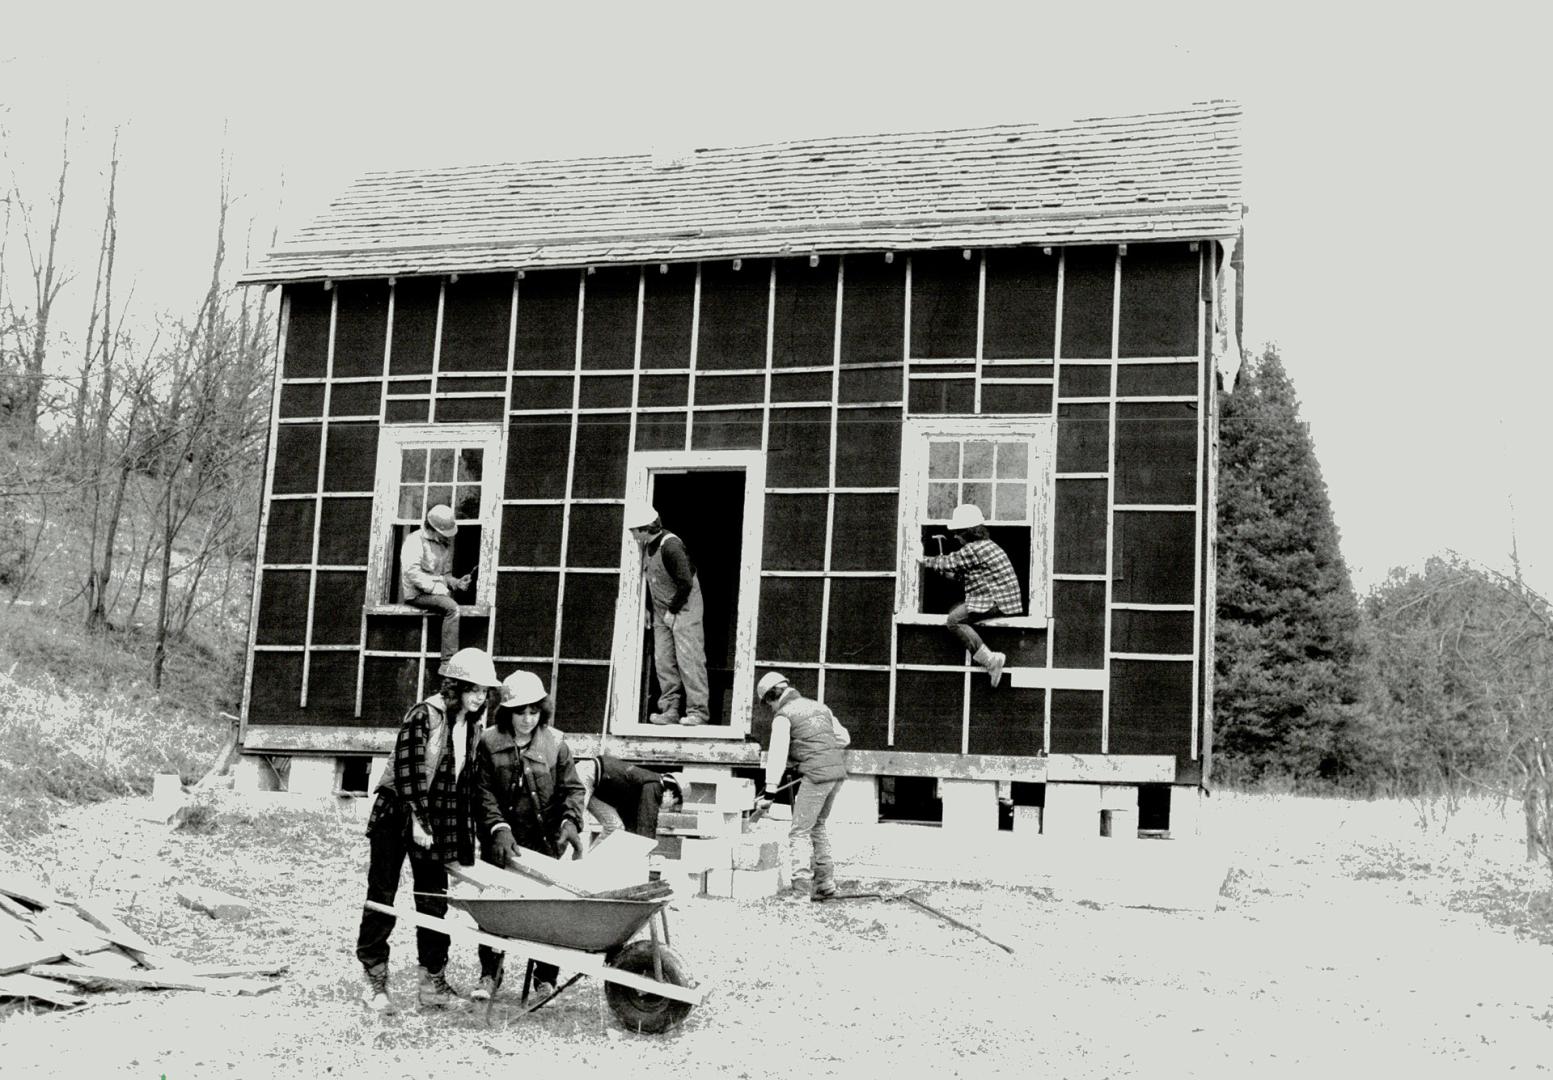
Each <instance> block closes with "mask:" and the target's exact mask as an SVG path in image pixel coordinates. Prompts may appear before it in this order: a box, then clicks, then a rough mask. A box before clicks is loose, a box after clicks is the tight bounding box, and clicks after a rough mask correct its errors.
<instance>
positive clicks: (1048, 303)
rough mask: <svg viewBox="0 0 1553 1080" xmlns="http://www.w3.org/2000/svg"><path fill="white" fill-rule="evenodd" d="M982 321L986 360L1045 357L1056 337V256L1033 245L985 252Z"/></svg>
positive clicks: (1048, 354) (1053, 346) (1052, 347)
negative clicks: (985, 295)
mask: <svg viewBox="0 0 1553 1080" xmlns="http://www.w3.org/2000/svg"><path fill="white" fill-rule="evenodd" d="M986 310H987V314H986V320H985V321H986V325H985V327H984V328H983V331H982V332H983V343H982V355H983V356H984V357H986V358H987V359H989V360H995V359H1008V360H1018V359H1025V358H1031V359H1035V358H1045V357H1049V356H1051V355H1053V350H1054V349H1055V347H1056V337H1057V257H1056V255H1055V254H1052V255H1047V254H1046V253H1045V252H1043V251H1041V250H1040V249H1039V248H1015V249H1011V250H993V251H989V252H987V304H986Z"/></svg>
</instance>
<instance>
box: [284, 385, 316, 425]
mask: <svg viewBox="0 0 1553 1080" xmlns="http://www.w3.org/2000/svg"><path fill="white" fill-rule="evenodd" d="M323 414H324V386H323V383H293V384H292V385H290V386H282V387H281V388H280V416H281V419H283V420H312V419H316V418H317V417H320V416H323Z"/></svg>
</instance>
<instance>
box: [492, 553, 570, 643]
mask: <svg viewBox="0 0 1553 1080" xmlns="http://www.w3.org/2000/svg"><path fill="white" fill-rule="evenodd" d="M557 587H558V581H557V575H555V574H545V573H502V574H498V575H497V578H496V612H497V615H496V651H497V652H498V653H499V654H501V655H502V656H549V655H550V653H551V650H552V648H553V647H554V644H555V619H556V593H557Z"/></svg>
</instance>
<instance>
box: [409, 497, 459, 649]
mask: <svg viewBox="0 0 1553 1080" xmlns="http://www.w3.org/2000/svg"><path fill="white" fill-rule="evenodd" d="M457 533H458V522H457V520H455V519H454V517H453V508H452V507H449V506H433V507H432V508H431V509H430V510H428V511H426V520H425V522H424V523H423V524H422V525H421V527H420V528H419V529H416V530H415V531H414V532H412V533H410V535H409V536H406V537H405V538H404V545H403V546H402V547H401V548H400V549H399V584H400V585H401V586H402V587H403V589H404V602H405V603H406V604H409V605H411V606H412V607H418V608H425V609H426V610H427V611H438V612H441V613H442V659H444V660H446V659H447V658H448V657H450V656H452V655H453V654H454V653H456V652H458V601H457V600H454V599H453V595H452V594H453V590H455V589H467V588H469V582H470V578H471V577H472V575H471V574H465V575H464V576H463V577H455V576H454V575H453V537H454V536H455V535H457Z"/></svg>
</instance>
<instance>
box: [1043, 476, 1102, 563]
mask: <svg viewBox="0 0 1553 1080" xmlns="http://www.w3.org/2000/svg"><path fill="white" fill-rule="evenodd" d="M1105 489H1106V483H1105V481H1104V480H1058V481H1057V517H1056V521H1055V522H1054V528H1053V534H1054V535H1053V538H1052V549H1053V550H1052V570H1053V571H1054V572H1055V573H1058V574H1103V573H1105V514H1106V490H1105Z"/></svg>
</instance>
